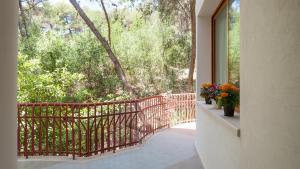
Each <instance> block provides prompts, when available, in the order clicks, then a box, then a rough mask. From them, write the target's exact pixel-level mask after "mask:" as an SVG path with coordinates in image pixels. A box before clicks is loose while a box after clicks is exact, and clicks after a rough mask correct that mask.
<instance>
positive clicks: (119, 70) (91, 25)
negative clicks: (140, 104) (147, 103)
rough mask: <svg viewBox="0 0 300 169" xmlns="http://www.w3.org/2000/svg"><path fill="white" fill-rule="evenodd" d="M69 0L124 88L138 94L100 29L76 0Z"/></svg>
mask: <svg viewBox="0 0 300 169" xmlns="http://www.w3.org/2000/svg"><path fill="white" fill-rule="evenodd" d="M69 1H70V3H71V4H72V5H73V6H74V8H75V9H76V11H77V12H78V14H79V15H80V16H81V18H82V19H83V20H84V22H85V23H86V25H87V26H88V27H89V28H90V30H91V31H92V32H93V33H94V35H95V36H96V38H97V39H98V40H99V41H100V43H101V44H102V46H103V47H104V49H105V50H106V52H107V54H108V57H109V58H110V60H111V61H112V62H113V64H114V67H115V70H116V72H117V75H118V77H119V79H120V80H121V82H122V83H123V85H124V87H125V89H126V90H127V91H128V92H129V93H132V94H134V95H135V96H139V95H138V93H137V92H136V91H135V90H134V88H133V87H132V86H131V85H130V84H129V82H128V80H127V77H126V75H125V73H124V71H123V68H122V66H121V64H120V62H119V60H118V58H117V57H116V55H115V54H114V52H113V51H112V49H111V47H110V45H109V43H108V42H107V40H106V39H105V38H104V37H103V36H102V34H101V33H100V31H98V30H97V28H96V26H95V24H94V23H93V22H92V21H91V20H90V19H89V18H88V16H87V15H86V14H85V12H84V11H83V10H82V9H81V7H80V6H79V4H78V3H77V2H76V0H69Z"/></svg>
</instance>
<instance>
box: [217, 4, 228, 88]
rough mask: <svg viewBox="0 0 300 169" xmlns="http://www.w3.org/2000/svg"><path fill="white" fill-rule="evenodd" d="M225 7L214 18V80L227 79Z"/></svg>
mask: <svg viewBox="0 0 300 169" xmlns="http://www.w3.org/2000/svg"><path fill="white" fill-rule="evenodd" d="M227 41H228V39H227V7H224V8H223V9H222V10H221V11H220V12H219V14H218V15H217V16H216V18H215V82H216V83H218V84H222V83H226V82H227V81H228V77H227V76H228V57H227V56H228V53H227V51H228V50H227V48H228V45H227Z"/></svg>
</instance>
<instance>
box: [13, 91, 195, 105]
mask: <svg viewBox="0 0 300 169" xmlns="http://www.w3.org/2000/svg"><path fill="white" fill-rule="evenodd" d="M193 94H195V93H181V94H170V95H172V96H180V95H193ZM167 96H168V94H167ZM159 97H164V95H163V94H162V95H155V96H150V97H145V98H140V99H132V100H122V101H109V102H97V103H72V102H70V103H63V102H37V103H18V106H81V107H86V106H101V105H110V104H124V103H134V102H140V101H145V100H148V99H153V98H159Z"/></svg>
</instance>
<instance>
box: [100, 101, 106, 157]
mask: <svg viewBox="0 0 300 169" xmlns="http://www.w3.org/2000/svg"><path fill="white" fill-rule="evenodd" d="M103 118H104V115H103V106H102V105H101V119H100V122H101V153H104V137H105V136H104V124H103Z"/></svg>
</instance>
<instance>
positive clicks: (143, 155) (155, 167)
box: [18, 123, 204, 169]
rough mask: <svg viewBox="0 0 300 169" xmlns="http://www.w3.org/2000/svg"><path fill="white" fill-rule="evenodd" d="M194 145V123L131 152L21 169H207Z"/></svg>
mask: <svg viewBox="0 0 300 169" xmlns="http://www.w3.org/2000/svg"><path fill="white" fill-rule="evenodd" d="M194 142H195V123H188V124H181V125H178V126H175V127H174V128H171V129H166V130H163V131H161V132H158V133H156V134H155V135H153V136H151V137H150V138H149V139H148V140H146V142H145V143H143V144H142V145H140V146H137V147H134V148H132V149H130V150H123V151H120V152H117V153H115V154H106V155H103V156H96V157H93V158H90V159H77V160H74V161H73V160H60V161H58V160H52V161H51V160H47V161H34V160H30V159H29V160H20V161H19V163H18V164H19V167H18V169H204V168H203V166H202V164H201V162H200V159H199V157H198V155H197V152H196V150H195V147H194Z"/></svg>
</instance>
